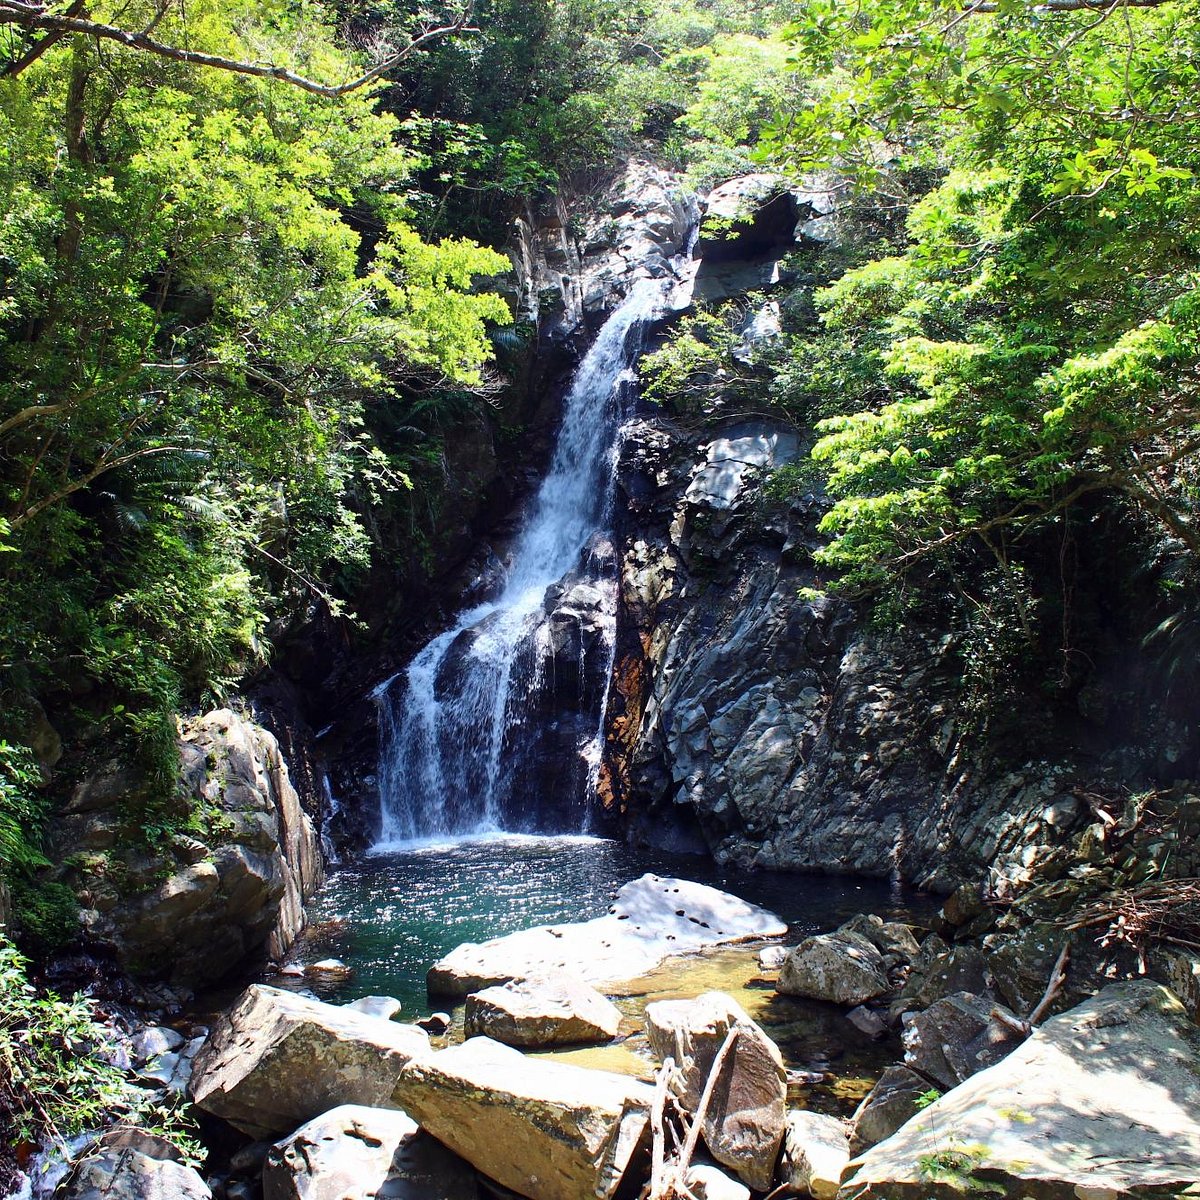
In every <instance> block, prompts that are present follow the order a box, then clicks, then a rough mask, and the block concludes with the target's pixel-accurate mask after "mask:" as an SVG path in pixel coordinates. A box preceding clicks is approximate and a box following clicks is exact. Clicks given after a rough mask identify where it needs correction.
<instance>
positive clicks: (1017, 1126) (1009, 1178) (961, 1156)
mask: <svg viewBox="0 0 1200 1200" xmlns="http://www.w3.org/2000/svg"><path fill="white" fill-rule="evenodd" d="M1198 1056H1200V1029H1198V1028H1197V1027H1196V1026H1195V1025H1194V1024H1193V1023H1192V1022H1191V1021H1190V1020H1189V1019H1188V1016H1187V1013H1186V1012H1185V1011H1184V1009H1183V1006H1182V1005H1181V1004H1180V1003H1179V1000H1178V999H1177V998H1176V997H1175V996H1174V995H1173V994H1172V993H1171V992H1170V991H1169V990H1168V989H1166V988H1164V987H1162V986H1160V985H1157V984H1154V983H1151V982H1149V981H1147V980H1138V981H1134V982H1129V983H1117V984H1111V985H1110V986H1109V987H1107V988H1105V989H1104V991H1102V992H1101V993H1100V994H1099V995H1098V996H1096V997H1094V998H1093V999H1091V1000H1089V1001H1087V1002H1086V1003H1084V1004H1081V1005H1080V1006H1079V1007H1077V1008H1074V1009H1071V1010H1070V1011H1069V1012H1066V1013H1063V1014H1061V1015H1060V1016H1057V1017H1053V1018H1052V1019H1051V1020H1049V1021H1047V1022H1046V1023H1045V1024H1044V1025H1042V1026H1040V1027H1039V1028H1038V1029H1037V1030H1035V1032H1034V1034H1033V1036H1032V1037H1030V1038H1029V1039H1028V1040H1027V1041H1026V1042H1025V1043H1024V1044H1023V1045H1021V1046H1019V1047H1018V1048H1017V1049H1016V1050H1014V1051H1013V1053H1012V1054H1010V1055H1009V1056H1008V1057H1007V1058H1005V1059H1004V1060H1002V1061H1001V1062H999V1063H997V1064H996V1065H995V1066H992V1067H990V1068H988V1069H987V1070H984V1071H981V1072H979V1074H977V1075H975V1076H973V1077H972V1078H971V1079H968V1080H967V1081H966V1082H965V1083H963V1084H961V1085H960V1086H958V1087H956V1088H954V1089H953V1090H952V1091H949V1092H947V1093H946V1094H945V1095H944V1096H942V1097H941V1099H939V1100H937V1101H936V1102H935V1103H934V1104H932V1105H931V1106H930V1107H929V1108H927V1109H925V1110H924V1111H923V1112H920V1113H918V1114H917V1115H916V1116H915V1117H913V1118H912V1119H911V1120H909V1121H908V1122H907V1123H906V1124H905V1125H904V1126H903V1127H902V1128H901V1129H900V1130H899V1131H898V1132H896V1133H895V1134H893V1135H892V1136H891V1137H889V1138H888V1139H887V1140H886V1141H883V1142H881V1143H879V1145H877V1146H875V1147H874V1148H873V1149H871V1150H868V1151H867V1152H866V1153H865V1154H864V1155H862V1157H861V1158H859V1159H857V1160H856V1161H855V1162H854V1163H852V1164H851V1166H852V1168H854V1172H853V1174H852V1175H851V1177H850V1178H848V1179H847V1181H846V1184H845V1194H846V1195H853V1196H860V1197H863V1200H871V1198H880V1200H882V1198H886V1200H905V1198H908V1197H912V1198H914V1200H917V1198H922V1200H923V1198H924V1197H926V1196H928V1195H929V1194H930V1188H931V1181H930V1175H929V1170H930V1165H931V1162H933V1163H934V1165H935V1166H940V1167H941V1168H942V1169H941V1170H940V1171H939V1173H938V1178H937V1189H938V1194H939V1195H942V1196H957V1195H960V1194H961V1195H966V1194H968V1193H969V1192H970V1191H971V1189H972V1188H973V1187H974V1186H976V1181H977V1179H984V1180H986V1182H987V1184H988V1186H993V1187H995V1188H997V1189H999V1190H1000V1191H1002V1192H1003V1194H1004V1195H1009V1196H1029V1195H1036V1196H1037V1197H1039V1198H1040V1200H1080V1198H1081V1197H1083V1198H1087V1200H1097V1198H1099V1197H1124V1196H1133V1195H1151V1194H1153V1195H1175V1194H1179V1193H1181V1192H1183V1191H1185V1190H1186V1189H1189V1188H1192V1187H1195V1185H1196V1184H1197V1183H1200V1123H1198V1122H1197V1116H1196V1114H1197V1113H1198V1112H1200V1078H1198V1077H1197V1073H1196V1069H1195V1063H1196V1061H1197V1058H1198ZM933 1155H937V1156H938V1160H937V1161H936V1162H934V1160H933V1159H932V1158H931V1156H933Z"/></svg>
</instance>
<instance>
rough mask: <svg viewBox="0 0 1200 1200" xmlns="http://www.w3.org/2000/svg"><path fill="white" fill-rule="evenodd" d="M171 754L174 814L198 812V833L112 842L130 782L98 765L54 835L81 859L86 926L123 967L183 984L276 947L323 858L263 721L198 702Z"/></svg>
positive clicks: (296, 923)
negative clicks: (155, 844)
mask: <svg viewBox="0 0 1200 1200" xmlns="http://www.w3.org/2000/svg"><path fill="white" fill-rule="evenodd" d="M180 761H181V767H180V777H181V795H182V796H184V797H185V799H183V800H182V801H181V804H182V807H181V809H180V811H179V812H178V813H177V814H176V816H177V818H178V820H179V823H180V825H182V824H183V823H184V822H185V821H186V819H187V817H188V814H189V813H193V812H202V813H203V814H204V815H203V817H202V820H201V824H202V826H203V827H204V828H206V829H208V830H209V833H208V835H207V837H208V841H207V842H203V841H200V840H199V839H198V838H197V837H195V836H193V835H191V834H183V833H180V834H177V835H175V836H174V837H173V838H171V839H170V840H169V842H168V843H167V844H164V845H163V846H161V848H157V849H156V850H155V851H152V852H144V851H141V850H138V849H134V848H130V847H129V846H124V847H123V848H122V847H121V846H120V845H119V839H118V837H117V830H118V827H119V825H120V817H119V812H120V807H121V805H122V803H123V802H124V801H125V799H126V797H127V795H128V793H129V791H130V789H131V788H133V787H134V786H135V785H134V783H133V781H132V780H131V779H129V778H128V777H126V776H125V775H124V774H122V773H121V772H118V771H115V770H108V771H106V770H102V771H100V772H99V773H98V774H97V775H94V776H92V777H89V778H88V779H86V780H84V782H83V783H82V784H81V785H80V786H79V787H78V788H77V789H76V791H75V793H74V795H73V797H72V799H71V801H70V802H69V803H68V805H67V808H66V812H65V813H64V814H63V816H62V817H61V819H60V820H59V821H58V822H57V824H56V829H55V844H56V848H57V852H58V854H59V855H60V856H62V857H63V858H64V859H65V858H68V857H70V856H72V855H74V856H75V861H77V862H79V863H81V864H82V865H81V866H80V868H79V870H80V878H79V880H78V882H77V888H78V890H79V891H80V894H81V900H82V902H83V905H84V913H83V919H84V925H85V927H86V928H87V930H88V931H89V933H90V934H91V935H92V936H93V937H94V938H96V939H99V940H101V941H107V942H110V943H111V944H112V945H113V946H114V948H115V949H116V952H117V955H118V957H119V959H120V961H121V963H122V965H123V966H124V967H125V968H126V969H127V970H129V971H130V972H132V973H134V974H137V975H143V976H151V977H158V978H167V979H169V980H170V981H171V982H172V983H174V984H181V985H184V986H193V985H195V984H198V983H212V982H215V981H217V980H219V979H221V978H223V977H224V976H225V975H227V974H228V973H229V972H231V971H233V970H234V969H236V968H237V967H238V966H239V965H241V964H243V963H244V962H245V961H246V959H247V958H251V957H254V956H270V957H278V956H280V955H282V954H283V953H284V952H285V951H286V950H287V948H288V947H289V946H290V945H291V943H292V941H293V940H294V939H295V937H296V934H297V933H298V932H299V931H300V929H301V928H302V926H303V924H304V908H303V905H304V901H305V900H307V899H308V898H309V897H310V896H311V895H312V894H313V893H314V892H315V891H316V889H317V887H318V886H319V885H320V883H321V882H322V878H323V860H322V857H321V848H320V842H319V839H318V836H317V833H316V830H315V828H314V826H313V822H312V820H311V818H310V817H309V816H308V814H307V813H306V812H305V811H304V809H303V808H302V807H301V804H300V798H299V796H298V795H297V793H296V789H295V788H294V787H293V786H292V783H291V780H290V778H289V775H288V769H287V765H286V764H285V763H284V761H283V758H282V757H281V755H280V753H279V746H278V744H277V742H276V741H275V738H274V737H273V736H272V735H271V734H270V733H268V732H267V731H266V730H264V729H262V728H261V727H259V726H257V725H255V724H253V723H252V722H250V721H248V720H246V719H245V718H243V717H240V716H238V715H237V714H236V713H233V712H230V711H229V710H228V709H220V710H218V711H216V712H211V713H208V714H207V715H205V716H202V717H199V718H197V719H195V720H194V721H191V722H189V723H188V724H187V726H186V727H185V730H184V734H183V739H182V741H181V743H180ZM164 875H165V876H166V878H165V879H164V878H163V876H164Z"/></svg>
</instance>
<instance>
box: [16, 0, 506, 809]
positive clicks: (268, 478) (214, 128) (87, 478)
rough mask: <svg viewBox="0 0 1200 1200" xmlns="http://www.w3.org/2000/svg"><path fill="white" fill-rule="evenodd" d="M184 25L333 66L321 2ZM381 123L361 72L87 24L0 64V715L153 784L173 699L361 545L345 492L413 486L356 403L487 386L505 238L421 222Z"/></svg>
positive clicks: (207, 36) (310, 597)
mask: <svg viewBox="0 0 1200 1200" xmlns="http://www.w3.org/2000/svg"><path fill="white" fill-rule="evenodd" d="M124 11H125V12H126V15H127V17H128V18H129V19H130V20H131V21H132V20H134V19H137V20H138V23H139V27H143V28H144V27H145V26H146V25H147V24H149V23H151V22H152V21H153V20H154V17H155V13H156V11H157V10H154V9H143V10H141V11H140V12H139V11H138V9H137V8H136V7H129V6H127V7H126V9H125V10H124ZM175 19H177V18H176V17H175V16H174V15H173V14H166V15H164V17H163V26H162V27H163V28H166V26H167V23H168V22H169V21H171V20H175ZM187 21H188V29H189V37H190V44H191V45H192V47H194V48H195V49H197V51H199V50H201V49H203V51H204V52H205V53H209V52H213V53H219V55H220V56H221V57H225V58H230V59H236V60H238V61H253V60H254V59H255V58H256V57H258V56H259V55H260V54H261V55H262V56H263V57H266V58H271V57H276V55H275V53H274V52H275V51H276V50H278V49H280V48H282V47H283V46H284V45H287V46H288V47H289V52H290V53H291V55H292V56H293V59H294V61H298V62H304V63H308V64H310V66H311V67H312V68H313V70H314V73H316V74H320V75H324V76H325V77H333V78H336V77H339V76H343V75H347V74H350V73H351V60H350V58H349V57H348V56H347V55H346V54H345V53H343V52H342V51H341V50H339V49H338V46H337V43H336V40H335V38H334V36H333V32H332V30H331V28H330V27H329V24H328V22H327V21H326V19H325V17H324V13H323V10H321V9H319V8H316V7H305V8H304V9H303V10H300V11H296V12H293V11H292V10H291V9H290V8H288V7H285V6H279V7H278V8H275V7H271V6H267V7H264V6H260V5H249V4H247V5H242V6H239V5H236V4H233V5H231V4H229V3H216V2H213V0H208V2H206V0H198V2H196V3H191V4H189V5H188V9H187ZM397 133H398V125H397V122H396V120H395V119H394V118H392V117H389V116H386V115H381V114H380V113H378V112H377V111H376V110H375V107H374V104H373V102H372V100H371V99H370V97H369V96H368V95H367V94H366V91H365V89H364V90H359V91H355V92H352V93H349V94H347V95H345V96H343V97H342V98H341V99H339V100H338V102H337V103H336V104H330V103H329V102H328V100H327V99H326V98H325V97H324V96H321V95H317V96H314V95H310V94H308V93H307V92H306V91H304V90H303V89H300V88H295V87H287V86H281V85H280V84H278V83H276V82H275V80H274V79H273V78H272V79H263V78H257V77H255V76H254V75H251V74H246V73H240V72H234V73H232V74H230V73H228V72H218V71H197V70H194V69H193V68H192V66H191V65H190V64H189V63H187V62H180V61H174V60H172V59H171V58H169V57H164V56H162V55H159V54H155V53H146V52H145V51H144V50H143V49H140V48H134V49H130V48H126V47H125V46H123V45H121V44H118V43H115V42H113V43H109V42H105V41H104V40H103V39H101V40H100V41H97V40H95V39H94V38H92V37H89V36H87V35H85V34H83V33H72V34H70V36H68V37H64V38H62V39H60V40H59V41H57V42H56V43H55V44H53V45H51V46H48V47H44V48H43V51H42V53H41V54H40V55H39V56H38V57H37V58H36V60H35V61H32V62H30V63H29V64H28V65H27V66H26V67H25V68H24V69H23V70H22V71H21V72H20V74H19V75H18V76H17V77H15V78H9V79H7V80H5V81H2V82H0V197H2V198H3V199H2V203H3V208H4V211H5V214H6V220H5V222H4V224H3V226H2V227H0V454H2V459H0V521H2V523H3V528H4V530H5V536H4V538H3V541H4V542H5V547H4V549H5V550H6V551H7V552H6V553H3V554H2V555H0V612H2V614H3V615H2V617H0V689H2V692H0V694H2V695H3V703H2V705H0V707H2V708H3V710H4V712H5V716H6V720H7V722H8V724H9V727H8V728H7V729H6V730H4V731H3V732H5V733H7V734H9V735H19V734H20V733H21V732H22V728H21V726H22V723H23V717H22V713H23V711H24V710H26V709H27V708H28V707H29V706H30V705H32V704H33V703H34V702H35V701H36V700H40V701H41V702H42V703H43V704H44V705H45V706H46V707H48V708H49V709H50V710H51V711H53V712H54V713H55V716H56V719H57V720H60V721H65V722H66V723H67V726H68V728H67V729H66V730H65V732H68V733H69V732H71V729H72V728H78V727H79V726H80V725H87V724H92V725H93V726H95V727H97V728H98V729H99V730H102V731H106V732H107V733H108V734H109V735H110V736H111V738H112V739H114V740H115V742H116V743H117V745H118V747H119V746H122V745H124V746H125V747H127V748H128V750H129V751H130V753H132V754H133V755H134V756H135V757H138V758H139V759H140V760H141V761H142V762H143V764H144V765H145V766H147V768H148V769H149V770H150V772H151V774H152V775H154V776H155V777H156V778H157V780H158V782H159V784H160V785H161V786H163V787H166V786H167V784H168V782H169V778H170V776H171V773H172V771H173V765H174V763H173V755H174V740H175V730H174V712H175V711H176V709H177V707H178V706H179V705H180V704H181V703H185V702H188V701H194V700H196V699H198V698H200V697H201V696H203V695H205V694H209V695H212V694H214V693H215V694H218V695H219V694H221V693H222V692H223V691H224V690H226V689H228V688H229V687H230V686H231V685H232V684H233V682H235V681H236V679H237V678H238V677H239V676H240V675H241V674H242V673H243V672H244V671H245V670H246V669H247V668H248V667H249V666H252V665H253V664H254V663H256V662H260V661H262V659H263V657H264V656H265V655H266V654H267V652H268V649H269V638H268V636H267V631H268V625H269V623H270V622H272V621H274V622H276V623H277V626H276V627H277V628H278V623H280V622H286V620H287V619H289V618H290V616H291V615H292V614H296V613H303V612H304V611H305V610H306V608H307V607H308V606H310V605H311V604H313V603H314V602H316V603H322V604H324V603H335V600H334V592H335V590H336V589H335V587H334V585H333V583H332V580H333V579H334V578H335V577H336V575H337V573H338V572H339V571H346V570H353V569H355V568H356V567H357V568H361V566H362V565H363V564H365V562H366V561H367V557H368V555H369V552H370V546H369V541H368V537H367V534H366V531H365V528H364V526H363V522H362V519H361V518H362V513H363V511H364V510H365V508H366V507H367V506H368V505H369V504H370V503H371V500H372V497H377V496H378V495H379V494H380V493H381V492H385V491H387V490H389V489H403V488H405V487H407V486H408V483H409V480H408V479H407V477H406V473H405V466H404V463H403V462H402V461H399V460H397V459H395V458H393V457H390V456H389V455H388V454H386V453H385V452H384V451H383V450H382V449H381V448H380V447H379V446H378V445H377V444H376V443H375V442H374V440H373V438H372V437H371V436H370V433H369V431H368V424H367V422H368V418H369V416H370V413H371V411H372V409H373V408H377V407H386V406H390V405H401V404H402V403H403V398H402V395H401V392H402V389H403V388H404V386H405V384H406V381H414V382H415V381H420V382H421V383H422V386H424V387H426V388H436V387H438V386H441V385H442V384H443V382H444V383H447V384H449V385H451V386H453V387H454V388H456V389H463V388H466V389H470V388H472V387H475V386H477V385H478V383H479V381H480V372H481V369H482V367H483V364H484V363H485V361H486V360H487V358H488V356H489V354H490V349H491V346H490V340H489V336H488V328H489V326H490V325H493V324H507V323H508V322H509V321H510V320H511V317H510V314H509V310H508V307H507V305H506V304H505V303H504V301H503V300H502V299H501V298H500V297H499V296H497V295H495V294H494V293H491V292H488V291H486V290H482V289H480V288H479V287H477V282H478V280H479V278H480V277H481V276H490V275H494V274H497V273H499V272H501V271H504V270H507V268H508V261H507V259H505V258H504V257H503V256H501V255H499V254H497V253H495V252H493V251H490V250H486V249H484V248H482V247H478V246H475V245H474V244H472V243H469V242H466V241H463V240H462V239H453V238H452V239H446V240H443V241H440V242H427V241H425V240H423V239H422V238H421V237H420V236H419V235H418V234H417V233H416V231H415V230H414V229H413V227H412V224H411V221H410V206H409V203H408V199H407V192H408V189H409V187H410V176H411V173H412V170H413V167H414V164H415V160H414V157H413V156H412V155H411V154H410V153H408V152H407V151H405V150H404V149H403V148H402V146H401V145H400V143H399V140H398V137H397ZM350 213H355V214H358V217H357V219H358V222H359V226H360V227H361V225H362V224H363V222H364V221H365V217H366V215H369V217H370V222H371V229H372V235H371V239H370V241H367V240H364V238H363V237H362V235H361V234H360V233H359V232H358V229H357V228H356V227H355V226H354V225H352V224H351V222H350V219H349V216H348V214H350Z"/></svg>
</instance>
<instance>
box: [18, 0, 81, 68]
mask: <svg viewBox="0 0 1200 1200" xmlns="http://www.w3.org/2000/svg"><path fill="white" fill-rule="evenodd" d="M86 4H87V0H74V2H73V3H72V4H71V6H70V8H68V9H67V11H66V12H64V13H63V14H62V15H63V16H64V17H75V16H78V15H79V14H80V13H81V12H82V11H83V9H84V6H85V5H86ZM66 36H67V33H66V30H65V29H64V30H62V31H60V32H57V33H55V32H51V33H48V34H46V36H45V37H43V38H41V39H40V40H38V41H36V42H34V43H33V45H32V46H30V47H29V49H28V50H26V51H25V53H24V54H22V55H21V57H20V58H16V59H13V61H12V62H10V63H6V64H5V65H4V66H3V67H0V79H3V78H4V77H5V76H10V75H20V73H21V72H22V71H24V70H25V68H26V67H30V66H32V65H33V64H34V63H35V62H37V60H38V59H39V58H41V57H42V55H43V54H45V53H46V51H47V50H49V49H50V47H51V46H53V45H54V44H55V43H56V42H61V41H62V39H63V38H64V37H66Z"/></svg>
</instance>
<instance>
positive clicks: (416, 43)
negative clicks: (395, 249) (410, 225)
mask: <svg viewBox="0 0 1200 1200" xmlns="http://www.w3.org/2000/svg"><path fill="white" fill-rule="evenodd" d="M74 7H75V6H74V5H73V6H72V9H74ZM69 11H71V10H68V12H69ZM470 20H471V9H470V7H469V6H468V7H467V8H466V9H464V10H463V13H462V15H461V16H459V17H458V18H457V19H456V20H454V21H452V22H450V23H449V24H447V25H438V26H434V27H432V28H429V29H425V30H423V31H422V32H421V33H419V34H417V35H416V36H414V37H413V38H412V39H411V40H410V41H409V42H408V43H407V44H406V45H404V46H402V47H400V49H399V50H395V51H393V52H392V53H391V54H389V55H388V56H387V57H386V58H384V59H382V60H381V61H379V62H377V63H375V64H374V65H373V66H371V67H370V68H369V69H368V70H366V71H364V72H363V73H362V74H361V75H359V76H358V77H357V78H356V79H351V80H349V81H347V82H346V83H338V84H325V83H318V82H317V81H316V80H313V79H307V78H305V77H304V76H303V75H298V74H297V73H296V72H295V71H292V70H289V69H288V68H287V67H281V66H278V65H276V64H274V63H257V62H244V61H242V60H240V59H235V58H225V57H223V56H222V55H219V54H204V53H202V52H201V51H199V50H185V49H184V48H183V47H181V46H171V45H168V44H167V43H165V42H160V41H158V40H157V39H155V38H153V37H151V36H150V35H149V33H147V32H134V31H133V30H129V29H121V28H120V27H118V26H116V25H106V24H104V23H103V22H101V21H91V20H88V19H86V18H83V17H78V16H69V15H67V14H66V13H63V14H54V13H49V12H47V11H46V10H45V9H44V8H42V7H40V6H36V5H32V4H25V3H23V2H22V0H0V25H17V26H20V27H21V28H22V29H38V30H44V31H46V32H47V34H48V35H50V36H53V37H55V38H56V39H57V38H61V37H64V36H65V35H67V34H70V33H81V34H84V35H85V36H87V37H93V38H97V39H99V40H101V41H109V42H117V43H118V44H119V45H122V46H127V47H129V48H130V49H133V50H144V51H146V52H147V53H148V54H156V55H158V56H159V57H160V58H166V59H170V60H171V61H173V62H181V63H189V64H191V65H193V66H198V67H212V68H214V69H215V70H219V71H231V72H233V73H234V74H237V75H250V76H253V77H254V78H257V79H276V80H279V81H280V82H281V83H287V84H290V85H291V86H293V87H297V88H300V89H301V90H302V91H305V92H311V93H313V95H316V96H326V97H328V98H330V99H336V98H337V97H339V96H345V95H347V94H348V93H350V92H355V91H358V90H359V89H360V88H364V87H366V86H367V85H368V84H370V83H374V82H375V80H377V79H379V78H381V77H382V76H384V75H386V74H387V73H388V72H389V71H391V70H394V69H395V68H396V67H397V66H399V65H400V64H401V63H402V62H404V60H405V59H406V58H408V57H409V56H410V55H411V54H413V53H414V52H415V51H417V50H419V49H420V48H421V47H422V46H424V45H426V44H428V43H429V42H432V41H436V40H437V39H439V38H444V37H452V36H454V35H455V34H461V33H478V32H479V30H478V29H477V28H476V27H475V26H473V25H471V24H470ZM45 41H46V39H43V41H42V42H39V43H38V45H39V46H41V47H42V49H41V50H39V52H38V53H39V55H40V54H41V53H43V52H44V50H45V49H48V48H49V47H48V46H47V45H45ZM28 57H29V54H28V53H27V54H26V55H25V56H24V58H28ZM37 57H38V55H34V57H33V58H31V59H30V60H29V61H30V62H32V61H34V59H35V58H37ZM24 58H23V59H18V60H17V61H16V62H14V63H12V64H10V65H9V66H7V67H6V68H4V69H3V71H0V74H3V75H15V74H17V72H18V71H19V70H22V69H24V66H28V63H24ZM21 64H23V65H21Z"/></svg>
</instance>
